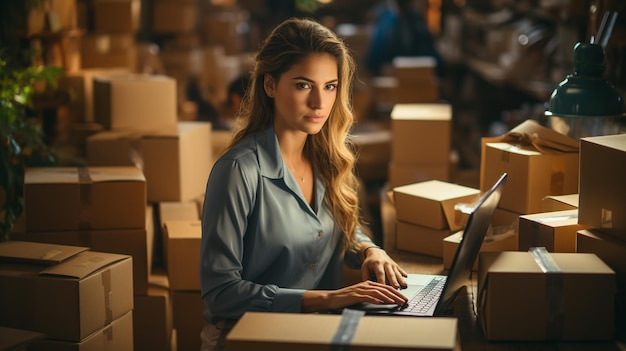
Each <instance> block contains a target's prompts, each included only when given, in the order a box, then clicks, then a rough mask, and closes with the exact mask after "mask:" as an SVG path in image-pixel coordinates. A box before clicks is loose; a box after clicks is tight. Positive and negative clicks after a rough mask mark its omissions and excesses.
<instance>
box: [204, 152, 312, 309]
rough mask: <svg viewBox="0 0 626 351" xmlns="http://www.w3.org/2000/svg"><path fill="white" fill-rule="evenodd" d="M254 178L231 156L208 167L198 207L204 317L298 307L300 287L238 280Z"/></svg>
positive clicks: (254, 189)
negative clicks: (202, 203) (201, 207)
mask: <svg viewBox="0 0 626 351" xmlns="http://www.w3.org/2000/svg"><path fill="white" fill-rule="evenodd" d="M258 182H259V176H258V171H255V172H252V171H248V172H246V171H245V169H244V168H243V167H242V164H240V163H239V162H237V161H235V160H227V159H226V160H219V161H217V162H216V164H215V165H214V167H213V170H212V172H211V175H210V177H209V180H208V182H207V189H206V194H205V201H204V206H203V211H202V241H201V252H200V282H201V290H202V291H201V293H202V299H203V301H204V304H205V309H208V311H205V317H207V316H208V318H210V319H212V320H209V322H212V321H213V322H214V321H215V320H216V319H223V318H229V319H237V318H239V317H240V316H241V315H243V313H245V312H246V311H273V312H299V311H300V309H301V305H302V297H303V295H304V290H300V289H285V288H279V287H278V286H276V285H271V284H270V285H262V284H257V283H254V282H252V281H248V280H244V279H242V273H243V269H244V267H243V264H242V260H243V254H244V235H245V233H246V228H247V227H248V226H249V225H254V223H250V222H249V214H250V213H251V211H252V209H253V206H254V203H255V198H256V188H257V185H258Z"/></svg>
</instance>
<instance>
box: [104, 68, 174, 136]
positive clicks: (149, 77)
mask: <svg viewBox="0 0 626 351" xmlns="http://www.w3.org/2000/svg"><path fill="white" fill-rule="evenodd" d="M93 93H94V109H95V110H94V119H95V121H96V122H97V123H100V124H102V125H103V126H104V128H105V129H127V130H133V131H157V130H162V129H168V128H170V129H176V122H177V118H178V117H177V112H176V80H175V79H173V78H171V77H168V76H164V75H153V74H125V75H108V76H97V77H94V82H93Z"/></svg>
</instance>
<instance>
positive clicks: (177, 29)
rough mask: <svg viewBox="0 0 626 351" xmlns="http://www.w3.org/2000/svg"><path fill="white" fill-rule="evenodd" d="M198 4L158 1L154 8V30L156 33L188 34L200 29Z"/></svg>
mask: <svg viewBox="0 0 626 351" xmlns="http://www.w3.org/2000/svg"><path fill="white" fill-rule="evenodd" d="M201 12H202V11H201V9H199V5H198V3H197V2H189V1H167V0H157V1H155V2H154V4H153V6H152V30H153V31H154V33H170V34H171V33H188V32H193V31H194V30H196V29H197V27H198V20H199V13H201Z"/></svg>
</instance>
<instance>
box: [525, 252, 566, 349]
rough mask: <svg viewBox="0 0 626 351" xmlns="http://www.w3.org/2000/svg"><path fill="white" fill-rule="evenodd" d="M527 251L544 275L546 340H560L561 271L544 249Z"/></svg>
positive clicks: (562, 316)
mask: <svg viewBox="0 0 626 351" xmlns="http://www.w3.org/2000/svg"><path fill="white" fill-rule="evenodd" d="M528 251H530V253H531V254H532V255H533V258H534V259H535V262H536V263H537V265H538V266H539V268H541V271H542V272H544V273H546V301H547V302H548V325H547V327H546V338H547V339H553V340H559V339H562V337H563V328H564V322H565V313H564V306H563V304H564V301H563V274H562V273H563V271H562V270H561V267H559V265H558V264H557V263H556V262H555V261H554V258H552V256H551V255H550V253H549V252H548V250H546V248H545V247H531V248H530V249H529V250H528Z"/></svg>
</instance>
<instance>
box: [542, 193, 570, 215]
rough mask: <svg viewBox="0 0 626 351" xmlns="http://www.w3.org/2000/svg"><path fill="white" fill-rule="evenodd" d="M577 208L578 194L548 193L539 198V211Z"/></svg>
mask: <svg viewBox="0 0 626 351" xmlns="http://www.w3.org/2000/svg"><path fill="white" fill-rule="evenodd" d="M577 208H578V194H568V195H550V196H546V197H544V198H543V199H541V212H554V211H566V210H575V209H577Z"/></svg>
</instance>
